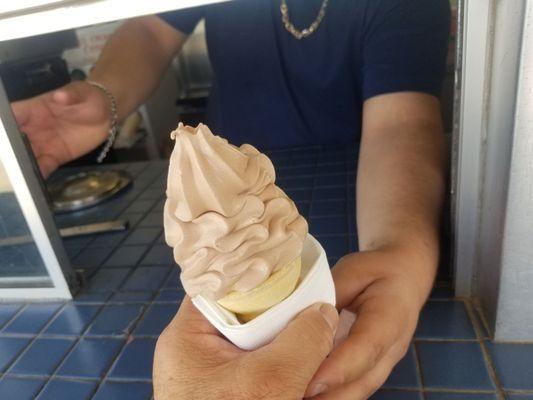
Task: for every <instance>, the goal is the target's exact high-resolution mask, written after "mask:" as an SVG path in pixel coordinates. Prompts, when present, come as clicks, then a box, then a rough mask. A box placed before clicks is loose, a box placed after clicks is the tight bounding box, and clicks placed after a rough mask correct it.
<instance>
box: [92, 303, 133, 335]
mask: <svg viewBox="0 0 533 400" xmlns="http://www.w3.org/2000/svg"><path fill="white" fill-rule="evenodd" d="M142 311H143V306H142V305H138V304H108V305H106V306H105V307H104V308H103V310H102V311H101V312H100V313H99V314H98V316H97V317H96V319H95V320H94V322H93V323H92V324H91V327H90V328H89V331H88V332H87V334H88V335H107V336H111V335H126V334H128V333H129V332H130V331H131V329H132V328H133V325H134V323H135V322H136V321H137V319H138V318H139V317H140V316H141V313H142Z"/></svg>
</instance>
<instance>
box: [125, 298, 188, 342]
mask: <svg viewBox="0 0 533 400" xmlns="http://www.w3.org/2000/svg"><path fill="white" fill-rule="evenodd" d="M177 311H178V304H152V306H151V307H150V308H149V309H148V310H147V311H146V313H145V314H144V316H143V319H142V320H141V321H140V322H139V324H138V325H137V328H136V329H135V332H134V333H135V335H137V336H139V335H153V336H158V335H159V334H160V333H161V332H162V331H163V329H164V328H165V327H166V326H167V325H168V323H169V322H170V320H171V319H172V318H173V317H174V315H176V312H177Z"/></svg>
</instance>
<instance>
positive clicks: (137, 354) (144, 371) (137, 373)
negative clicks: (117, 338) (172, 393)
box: [109, 338, 156, 379]
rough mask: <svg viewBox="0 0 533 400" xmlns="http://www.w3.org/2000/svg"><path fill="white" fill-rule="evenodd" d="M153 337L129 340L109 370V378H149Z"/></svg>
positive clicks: (153, 346) (150, 375)
mask: <svg viewBox="0 0 533 400" xmlns="http://www.w3.org/2000/svg"><path fill="white" fill-rule="evenodd" d="M155 343H156V340H155V339H142V338H141V339H134V340H132V341H131V342H129V343H128V344H127V345H126V347H125V348H124V350H123V351H122V353H121V354H120V355H119V358H118V360H117V362H116V364H115V365H114V367H113V369H112V370H111V372H110V374H109V377H110V378H121V379H151V378H152V363H153V357H154V349H155Z"/></svg>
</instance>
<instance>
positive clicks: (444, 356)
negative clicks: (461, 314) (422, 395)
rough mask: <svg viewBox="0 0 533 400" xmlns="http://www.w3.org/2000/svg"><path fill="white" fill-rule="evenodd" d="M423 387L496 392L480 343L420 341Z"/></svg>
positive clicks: (418, 346)
mask: <svg viewBox="0 0 533 400" xmlns="http://www.w3.org/2000/svg"><path fill="white" fill-rule="evenodd" d="M416 347H417V350H418V354H419V357H420V362H421V369H422V377H423V380H424V385H425V386H427V387H431V388H450V389H477V390H494V385H493V383H492V380H491V378H490V377H489V373H488V371H487V367H486V365H485V362H484V359H483V354H482V352H481V347H480V345H479V343H477V342H417V343H416Z"/></svg>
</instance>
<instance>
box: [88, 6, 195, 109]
mask: <svg viewBox="0 0 533 400" xmlns="http://www.w3.org/2000/svg"><path fill="white" fill-rule="evenodd" d="M185 39H186V36H185V35H184V34H182V33H180V32H179V31H176V30H175V29H173V28H172V27H170V26H169V25H167V24H166V23H165V22H164V21H162V20H161V19H159V18H158V17H155V16H150V17H142V18H136V19H133V20H131V21H128V22H126V23H125V24H124V25H122V26H121V27H120V28H118V29H117V31H116V32H115V33H114V34H113V35H112V36H111V38H110V39H109V41H108V42H107V44H106V46H105V47H104V49H103V51H102V54H101V56H100V59H99V60H98V62H97V63H96V65H95V67H94V69H93V70H92V71H91V73H90V76H89V79H90V80H93V81H96V82H98V83H101V84H103V85H104V86H106V87H107V88H108V89H109V90H110V91H111V92H112V93H113V95H114V96H115V98H116V100H117V105H118V114H119V115H118V116H119V120H121V119H123V118H125V117H127V116H128V115H129V114H130V113H131V112H133V111H134V110H135V109H136V108H137V107H139V105H141V104H142V103H143V102H144V101H145V100H147V99H148V97H149V96H150V95H151V94H152V92H153V91H154V90H155V89H156V88H157V86H158V83H159V81H160V79H161V76H162V75H163V73H164V72H165V70H166V69H167V68H168V66H169V64H170V62H171V61H172V58H173V57H174V56H175V54H176V53H177V52H178V51H179V50H180V48H181V46H182V45H183V43H184V42H185Z"/></svg>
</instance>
